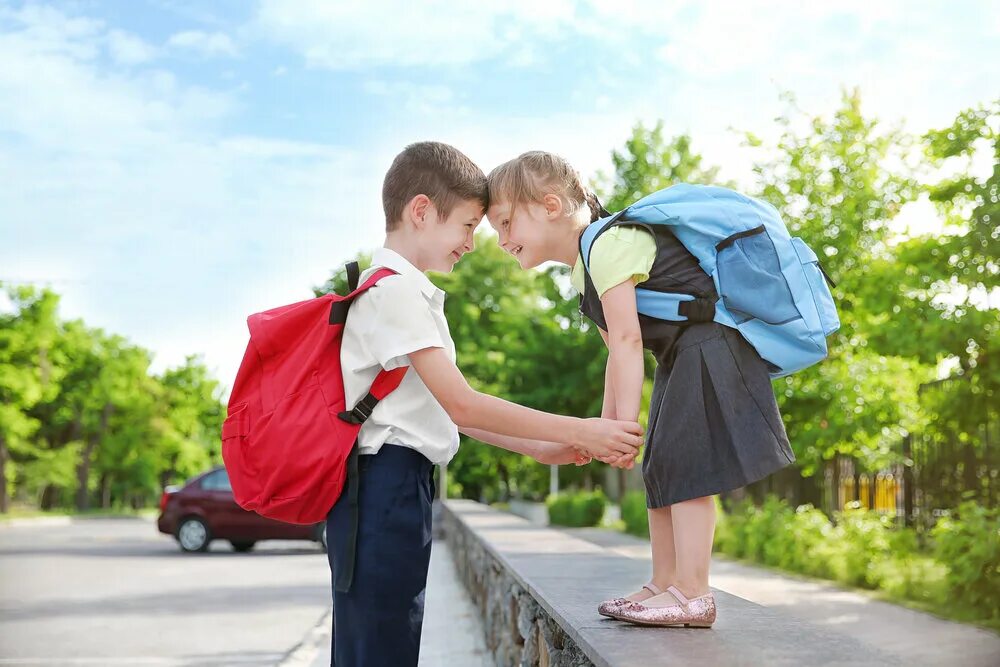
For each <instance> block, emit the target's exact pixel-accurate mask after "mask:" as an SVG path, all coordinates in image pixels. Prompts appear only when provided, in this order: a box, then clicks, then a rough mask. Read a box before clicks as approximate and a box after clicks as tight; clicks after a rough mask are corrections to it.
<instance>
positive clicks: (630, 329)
mask: <svg viewBox="0 0 1000 667" xmlns="http://www.w3.org/2000/svg"><path fill="white" fill-rule="evenodd" d="M601 306H602V307H603V309H604V319H605V320H606V322H607V325H608V333H607V338H606V341H607V344H608V368H607V371H606V375H607V378H608V379H610V381H611V388H612V390H611V393H612V397H613V399H614V406H615V415H616V417H617V418H618V419H624V420H628V421H637V420H638V419H639V403H640V401H641V400H642V381H643V377H644V374H645V367H644V361H643V352H642V331H641V330H640V329H639V313H638V311H637V310H636V305H635V284H634V283H633V282H632V280H626V281H625V282H623V283H621V284H619V285H616V286H614V287H612V288H611V289H609V290H608V291H606V292H605V293H604V294H603V295H602V296H601ZM605 402H607V387H605Z"/></svg>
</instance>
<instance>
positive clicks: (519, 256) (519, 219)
mask: <svg viewBox="0 0 1000 667" xmlns="http://www.w3.org/2000/svg"><path fill="white" fill-rule="evenodd" d="M486 215H487V217H488V218H489V221H490V226H491V227H493V229H495V230H496V232H497V243H498V244H500V247H501V248H503V249H504V250H505V251H506V252H507V253H509V254H510V255H511V256H512V257H513V258H514V259H516V260H517V263H518V264H520V265H521V268H522V269H533V268H535V267H536V266H538V265H539V264H542V263H543V262H545V261H546V260H548V259H550V258H549V257H547V256H546V255H547V254H548V253H547V247H548V239H547V238H546V236H545V231H546V228H547V226H546V224H545V221H546V217H545V207H544V206H542V205H541V204H535V203H527V204H519V205H518V206H516V207H514V210H513V212H512V211H511V205H510V203H509V202H505V201H498V202H495V203H491V204H490V208H489V211H488V212H487V214H486Z"/></svg>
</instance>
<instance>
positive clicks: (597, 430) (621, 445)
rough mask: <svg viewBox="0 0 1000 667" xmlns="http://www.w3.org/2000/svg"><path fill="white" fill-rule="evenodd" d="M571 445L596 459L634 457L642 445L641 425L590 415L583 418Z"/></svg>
mask: <svg viewBox="0 0 1000 667" xmlns="http://www.w3.org/2000/svg"><path fill="white" fill-rule="evenodd" d="M581 423H582V428H581V429H580V432H579V433H578V434H577V437H576V442H574V443H573V445H574V446H575V447H576V448H577V449H579V450H581V451H582V452H583V453H584V454H587V455H589V456H592V457H594V458H596V459H600V458H602V457H605V458H608V457H612V456H615V457H620V456H622V455H625V456H628V457H629V458H635V455H636V454H638V453H639V447H641V446H642V426H640V425H639V423H638V422H625V421H617V420H613V419H600V418H596V417H592V418H590V419H584V420H583V421H582V422H581Z"/></svg>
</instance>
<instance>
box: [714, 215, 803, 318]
mask: <svg viewBox="0 0 1000 667" xmlns="http://www.w3.org/2000/svg"><path fill="white" fill-rule="evenodd" d="M715 250H716V253H717V254H716V274H717V275H718V279H719V295H720V297H721V298H722V302H723V303H724V304H725V305H726V310H728V311H729V313H730V315H732V316H733V318H734V319H735V320H736V323H737V324H742V323H743V322H746V321H747V320H750V319H758V320H761V321H762V322H766V323H767V324H785V323H786V322H791V321H792V320H796V319H799V318H801V317H802V315H801V314H800V313H799V310H798V308H796V306H795V299H794V298H793V297H792V291H791V289H789V287H788V282H787V281H786V280H785V274H783V273H782V272H781V263H780V262H779V261H778V252H777V250H775V247H774V242H773V241H771V237H770V236H768V235H767V231H766V229H765V228H764V225H761V226H760V227H756V228H754V229H751V230H749V231H745V232H740V233H738V234H733V235H732V236H730V237H729V238H727V239H725V240H723V241H721V242H720V243H719V244H718V245H716V246H715Z"/></svg>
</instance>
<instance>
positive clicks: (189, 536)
mask: <svg viewBox="0 0 1000 667" xmlns="http://www.w3.org/2000/svg"><path fill="white" fill-rule="evenodd" d="M177 541H178V542H179V543H180V545H181V549H183V550H184V551H207V550H208V544H209V543H210V542H211V541H212V534H211V532H210V531H209V530H208V524H206V523H205V522H204V521H202V520H201V519H199V518H198V517H196V516H191V517H188V518H186V519H184V520H183V521H181V525H180V526H178V527H177Z"/></svg>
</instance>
